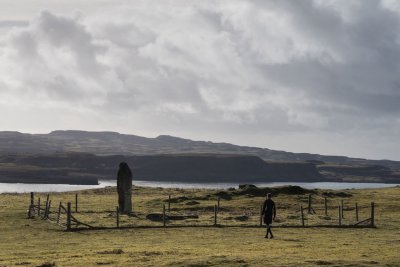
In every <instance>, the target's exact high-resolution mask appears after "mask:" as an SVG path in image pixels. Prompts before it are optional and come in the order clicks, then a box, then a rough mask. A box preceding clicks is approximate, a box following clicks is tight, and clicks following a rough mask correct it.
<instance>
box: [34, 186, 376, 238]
mask: <svg viewBox="0 0 400 267" xmlns="http://www.w3.org/2000/svg"><path fill="white" fill-rule="evenodd" d="M220 202H221V201H220V197H218V198H217V200H216V204H215V205H214V206H213V207H212V210H213V223H211V224H210V225H197V226H222V227H231V226H232V227H261V226H262V225H263V210H262V208H263V206H262V205H261V206H260V212H259V224H255V225H228V224H221V223H218V213H219V212H220V211H221V207H220V204H221V203H220ZM170 203H171V195H169V196H168V214H167V213H166V205H165V204H164V205H163V210H162V227H195V226H196V225H167V222H168V221H169V220H170V218H172V217H173V216H172V215H170V210H171V209H170V208H171V204H170ZM314 203H315V199H314V201H313V198H312V196H311V194H309V195H308V205H307V207H306V208H303V206H300V211H299V212H300V215H297V216H300V224H298V225H297V224H295V225H278V226H275V225H274V227H296V228H297V227H341V228H343V227H370V228H374V227H375V204H374V202H371V204H370V205H368V206H367V205H364V206H360V205H359V204H358V202H355V206H354V210H355V218H356V223H354V224H347V225H346V224H343V220H344V218H345V216H344V211H345V210H346V212H348V211H349V210H352V209H353V206H349V205H347V207H346V209H345V208H344V204H345V203H344V200H343V199H342V200H341V201H340V205H338V206H336V207H337V210H338V220H337V224H336V225H335V224H317V225H312V224H309V223H307V225H306V223H305V221H306V220H307V221H308V217H309V216H311V217H312V216H314V215H317V214H318V212H320V211H321V212H322V213H323V214H324V215H325V218H328V211H329V208H330V206H329V205H328V201H327V197H324V198H323V208H314V207H313V204H314ZM51 204H52V200H51V199H50V194H47V195H46V203H45V206H44V208H43V207H42V204H41V198H40V197H39V198H38V200H37V204H35V197H34V193H33V192H32V193H31V194H30V205H29V209H28V218H35V217H36V216H37V217H38V218H41V219H43V220H48V221H50V222H54V223H56V224H57V225H60V226H61V227H63V228H65V229H66V230H67V231H73V230H77V229H82V227H84V228H87V229H113V228H121V229H126V228H138V227H139V228H140V227H143V228H146V227H148V228H151V227H153V226H145V225H142V226H140V225H137V226H134V227H129V226H122V227H121V225H120V224H121V221H120V210H119V207H118V206H117V207H116V209H115V214H116V227H105V226H104V227H103V226H97V227H96V226H93V225H90V224H88V223H84V222H82V221H81V220H79V219H77V218H76V215H73V214H72V207H71V206H72V203H71V202H68V203H67V207H65V206H64V205H63V204H62V202H60V203H59V206H58V210H57V211H56V212H54V211H52V210H51ZM74 204H75V205H74V206H75V207H74V208H75V209H74V210H75V214H78V209H79V208H78V193H76V194H75V203H74ZM360 208H370V213H369V215H370V216H369V218H366V219H363V220H361V221H360V220H359V211H360ZM80 210H81V211H82V209H80ZM304 210H307V213H304ZM297 212H298V211H297ZM297 212H296V213H297ZM297 214H298V213H297ZM177 216H179V215H177ZM182 216H183V215H182ZM346 217H348V216H346ZM195 218H196V217H195ZM197 218H198V217H197ZM318 218H321V217H318ZM329 219H330V217H329ZM154 227H157V226H154Z"/></svg>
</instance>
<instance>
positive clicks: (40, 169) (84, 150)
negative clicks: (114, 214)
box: [0, 130, 400, 184]
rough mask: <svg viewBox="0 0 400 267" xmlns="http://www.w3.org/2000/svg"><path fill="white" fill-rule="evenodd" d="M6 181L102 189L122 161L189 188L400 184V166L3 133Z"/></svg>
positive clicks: (170, 143) (0, 170) (104, 136)
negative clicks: (102, 181)
mask: <svg viewBox="0 0 400 267" xmlns="http://www.w3.org/2000/svg"><path fill="white" fill-rule="evenodd" d="M0 157H1V158H0V181H3V182H17V181H18V182H41V183H43V182H44V183H83V184H93V183H97V180H98V179H113V178H115V172H116V168H117V166H118V163H119V162H121V161H127V162H128V163H130V164H131V166H133V169H134V172H135V178H136V179H140V180H153V181H182V182H241V183H244V182H276V181H287V182H289V181H290V182H315V181H344V182H386V183H399V182H400V162H398V161H390V160H368V159H360V158H349V157H343V156H324V155H318V154H307V153H291V152H285V151H276V150H270V149H267V148H258V147H248V146H237V145H233V144H228V143H213V142H206V141H192V140H189V139H183V138H178V137H173V136H166V135H161V136H158V137H156V138H147V137H141V136H136V135H126V134H120V133H116V132H86V131H72V130H71V131H54V132H51V133H49V134H26V133H19V132H0Z"/></svg>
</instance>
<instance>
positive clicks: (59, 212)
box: [57, 202, 62, 224]
mask: <svg viewBox="0 0 400 267" xmlns="http://www.w3.org/2000/svg"><path fill="white" fill-rule="evenodd" d="M61 205H62V204H61V202H60V205H59V206H58V215H57V224H59V223H60V216H61Z"/></svg>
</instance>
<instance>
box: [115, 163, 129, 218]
mask: <svg viewBox="0 0 400 267" xmlns="http://www.w3.org/2000/svg"><path fill="white" fill-rule="evenodd" d="M117 191H118V206H119V210H120V211H121V212H123V213H131V212H132V171H131V169H130V168H129V166H128V164H127V163H126V162H121V163H120V164H119V170H118V177H117Z"/></svg>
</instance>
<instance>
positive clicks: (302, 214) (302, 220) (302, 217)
mask: <svg viewBox="0 0 400 267" xmlns="http://www.w3.org/2000/svg"><path fill="white" fill-rule="evenodd" d="M300 212H301V225H302V226H303V227H304V212H303V206H300Z"/></svg>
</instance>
